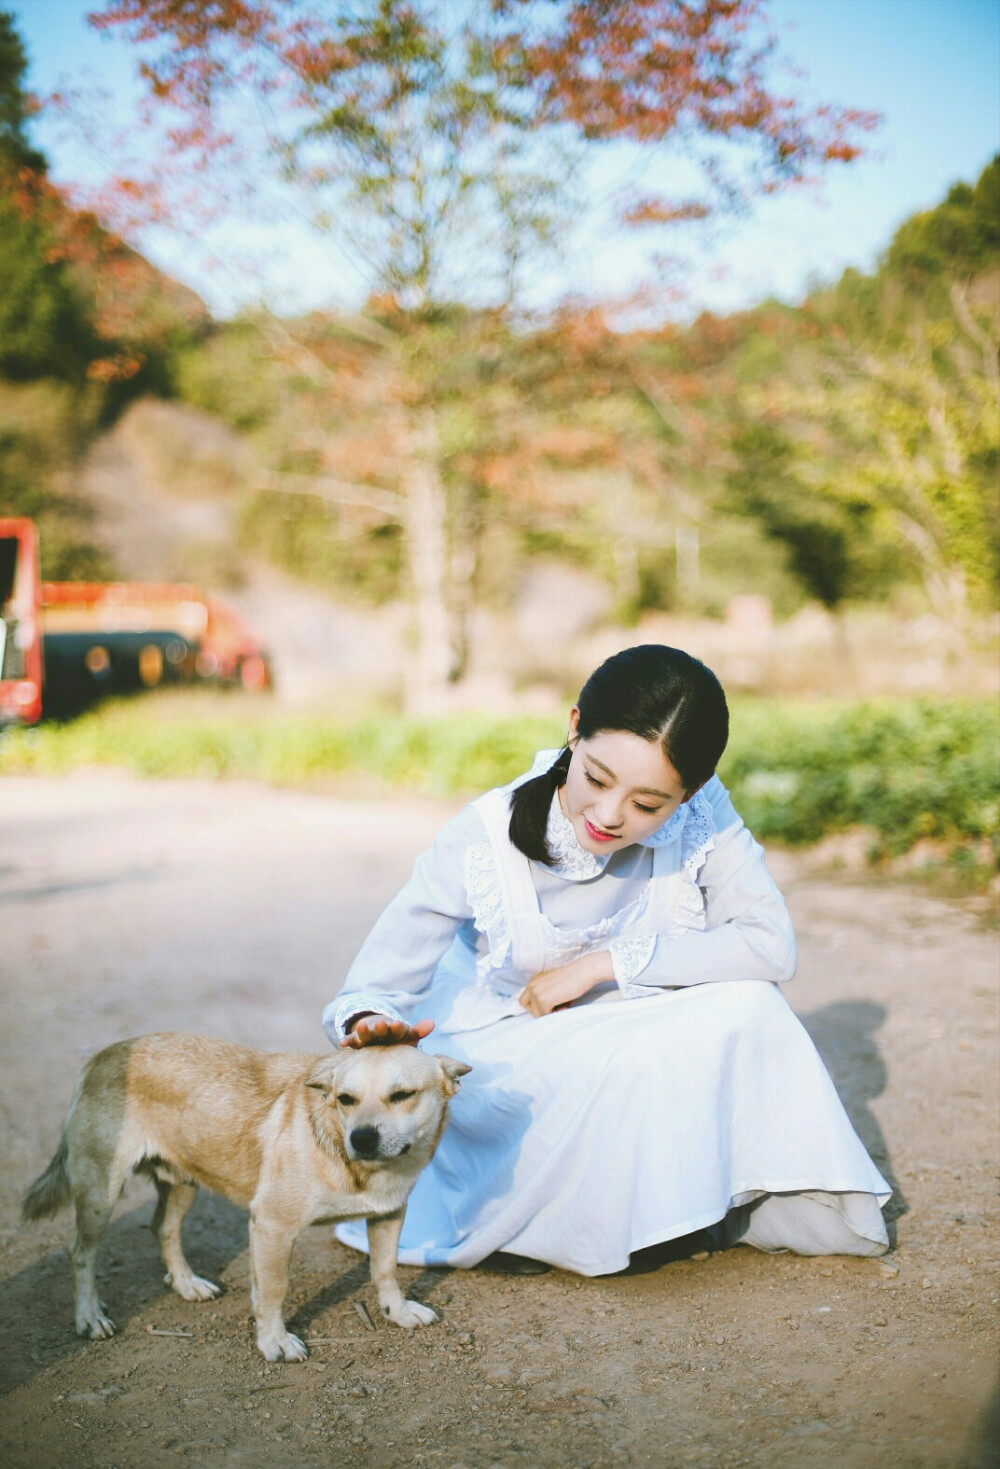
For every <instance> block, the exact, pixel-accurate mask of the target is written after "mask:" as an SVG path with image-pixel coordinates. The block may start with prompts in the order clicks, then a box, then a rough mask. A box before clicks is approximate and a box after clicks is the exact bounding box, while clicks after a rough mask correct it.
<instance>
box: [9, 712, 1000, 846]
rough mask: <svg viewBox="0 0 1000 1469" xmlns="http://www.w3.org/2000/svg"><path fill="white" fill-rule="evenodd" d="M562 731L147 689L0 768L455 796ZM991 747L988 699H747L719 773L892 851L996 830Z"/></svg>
mask: <svg viewBox="0 0 1000 1469" xmlns="http://www.w3.org/2000/svg"><path fill="white" fill-rule="evenodd" d="M220 708H221V709H222V712H221V713H220ZM563 730H564V726H563V724H562V723H561V722H560V721H559V720H556V719H542V718H516V719H511V718H506V719H505V718H500V719H498V718H495V717H493V716H491V715H490V714H488V713H485V712H484V713H481V714H470V715H463V716H454V717H451V718H447V719H436V720H418V719H412V718H405V717H403V716H401V715H398V714H396V713H392V714H382V715H378V714H371V715H368V716H366V717H362V718H358V719H355V720H353V721H352V720H340V719H333V718H327V717H323V716H320V715H310V714H304V713H295V714H287V715H286V714H278V713H276V712H274V711H272V710H270V709H267V710H262V709H261V706H260V705H259V704H251V703H249V702H243V701H240V702H238V704H237V707H236V708H233V707H232V702H231V701H227V703H226V704H224V705H220V704H219V703H217V702H211V701H210V700H209V698H208V696H207V695H206V697H205V699H204V700H202V699H201V698H200V697H199V695H198V694H195V695H193V696H192V697H191V698H190V699H184V700H181V699H179V698H178V697H177V696H176V695H152V696H144V697H143V699H142V701H141V702H140V701H121V702H118V703H112V704H108V705H105V706H103V707H101V708H99V709H98V710H96V711H95V712H93V713H91V714H89V715H87V716H86V717H84V718H81V719H79V720H77V721H76V722H74V723H72V724H68V725H64V726H56V725H45V726H42V727H41V728H40V729H38V730H14V731H10V732H8V733H7V734H6V735H5V736H4V739H3V741H2V742H0V776H2V775H4V774H7V775H13V774H30V773H39V774H42V773H44V774H60V773H63V772H65V771H68V770H72V769H75V768H78V767H80V766H88V765H112V766H122V767H124V768H126V769H128V770H130V771H132V772H133V773H135V774H136V775H140V776H145V777H156V778H170V777H181V776H200V777H206V778H211V779H219V778H232V779H237V778H238V779H250V780H261V781H266V782H269V783H274V784H281V785H302V786H311V787H316V786H322V787H330V786H331V785H333V786H335V787H336V789H338V790H341V791H347V792H351V793H354V794H357V795H361V796H366V797H371V796H378V795H385V794H390V793H392V792H394V791H398V792H400V793H403V792H405V793H407V794H410V795H420V796H434V797H446V798H458V797H463V796H472V795H475V794H476V793H477V792H479V791H481V790H485V789H487V788H488V787H490V786H492V785H497V784H501V783H502V782H504V781H506V780H509V779H511V778H512V777H513V776H514V775H516V774H517V773H518V772H519V771H520V770H523V769H524V768H525V767H526V766H527V765H528V764H529V763H530V760H531V757H532V755H533V753H534V751H535V750H536V749H539V748H549V747H556V746H558V745H559V743H560V741H561V739H562V734H563ZM998 753H1000V752H998V723H997V714H996V709H995V707H994V705H993V703H992V702H991V701H987V700H978V701H976V700H968V701H961V700H949V701H947V702H933V703H932V702H929V701H925V700H904V701H899V702H897V703H870V704H853V705H852V704H845V703H843V702H839V701H838V702H836V703H824V704H801V703H800V704H791V703H786V702H780V701H771V700H766V701H764V700H762V701H738V702H737V703H736V704H735V705H734V709H733V733H732V739H731V742H730V746H729V749H728V750H727V752H726V755H725V758H724V760H723V762H722V765H721V767H720V772H719V773H720V775H721V777H722V779H723V780H724V781H725V783H726V784H727V786H728V787H729V789H730V791H731V792H732V795H733V800H734V802H735V804H736V808H737V810H738V811H739V812H740V814H741V815H742V816H743V818H744V820H745V821H746V823H747V825H748V826H749V828H750V829H751V830H752V831H753V832H754V834H755V835H756V836H757V837H758V838H760V839H761V840H762V841H773V842H780V843H784V844H789V845H802V844H806V843H812V842H816V841H819V840H820V839H821V838H823V837H825V836H829V835H831V834H834V833H837V832H842V831H846V830H848V829H851V828H861V829H863V830H866V831H867V832H869V833H870V836H871V848H872V852H873V854H875V855H879V854H897V853H902V852H905V851H907V850H909V849H910V848H912V847H913V846H914V845H915V844H916V843H917V842H920V841H921V840H924V839H931V840H933V841H937V842H941V843H944V844H947V845H951V846H962V845H963V844H965V845H966V846H967V845H968V844H969V843H982V842H983V841H989V840H991V839H992V840H995V837H996V832H997V829H998V823H1000V805H998Z"/></svg>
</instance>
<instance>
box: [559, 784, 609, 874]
mask: <svg viewBox="0 0 1000 1469" xmlns="http://www.w3.org/2000/svg"><path fill="white" fill-rule="evenodd" d="M545 840H546V842H547V843H548V847H549V851H550V852H551V853H552V858H553V861H552V863H551V865H550V867H549V871H550V872H553V873H555V875H556V877H564V878H566V880H567V881H568V882H586V881H587V880H588V879H589V878H592V877H600V875H601V873H602V872H603V871H604V869H605V867H607V865H608V862H609V861H610V859H611V853H610V852H609V853H608V854H607V856H605V857H599V856H598V855H597V853H596V852H588V851H587V849H586V847H581V846H580V843H579V841H578V840H577V836H576V832H575V831H574V830H573V823H572V821H570V819H569V817H568V816H566V815H565V813H564V812H563V808H562V806H561V805H560V804H559V792H558V791H556V792H555V794H554V795H553V797H552V805H551V806H550V807H549V820H548V825H547V826H546V828H545Z"/></svg>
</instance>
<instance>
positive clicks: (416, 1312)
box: [382, 1296, 438, 1331]
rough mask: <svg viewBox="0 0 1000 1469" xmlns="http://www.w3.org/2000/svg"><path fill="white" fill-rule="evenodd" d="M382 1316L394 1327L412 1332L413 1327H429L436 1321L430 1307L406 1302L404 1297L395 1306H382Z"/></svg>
mask: <svg viewBox="0 0 1000 1469" xmlns="http://www.w3.org/2000/svg"><path fill="white" fill-rule="evenodd" d="M382 1315H383V1316H385V1318H386V1319H387V1320H388V1321H391V1322H393V1324H394V1325H396V1326H402V1328H403V1330H404V1331H412V1330H413V1328H414V1327H415V1326H430V1325H432V1324H433V1322H435V1321H436V1320H437V1319H438V1314H437V1312H436V1311H432V1310H431V1308H430V1306H422V1305H421V1304H420V1302H419V1301H408V1300H407V1299H406V1298H405V1296H404V1297H403V1299H402V1300H400V1301H399V1302H398V1303H396V1304H390V1305H388V1306H383V1307H382Z"/></svg>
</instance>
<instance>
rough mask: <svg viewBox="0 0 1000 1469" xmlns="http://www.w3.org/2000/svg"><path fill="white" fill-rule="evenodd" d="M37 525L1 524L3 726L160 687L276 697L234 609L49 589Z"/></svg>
mask: <svg viewBox="0 0 1000 1469" xmlns="http://www.w3.org/2000/svg"><path fill="white" fill-rule="evenodd" d="M38 566H39V563H38V536H37V533H36V529H35V526H34V524H33V522H32V521H30V520H27V519H23V518H21V519H8V520H2V519H0V616H2V625H0V649H2V658H0V725H2V724H12V723H17V724H34V723H37V721H38V720H39V719H40V718H41V717H42V715H43V714H44V715H46V716H47V717H50V718H65V717H68V716H69V715H71V714H74V713H78V712H79V711H80V710H81V709H84V708H86V707H87V706H88V705H90V704H92V703H93V702H94V701H95V699H97V698H99V697H100V696H101V695H102V694H105V693H127V692H132V691H135V690H138V689H143V688H153V687H155V686H156V685H157V684H161V683H211V684H216V685H220V686H222V687H238V688H244V689H248V690H252V691H256V690H261V689H267V688H270V687H271V669H270V663H269V660H268V657H267V654H266V653H265V652H264V650H263V649H262V648H261V646H260V644H259V642H258V641H257V639H256V637H255V636H254V635H253V633H252V632H250V630H249V629H248V628H247V627H246V626H245V624H244V623H243V622H242V621H241V619H240V618H239V617H238V616H237V614H236V613H235V612H234V611H233V610H232V608H230V607H227V606H226V605H225V603H223V602H220V601H219V600H218V599H217V598H214V597H209V596H206V595H205V593H204V592H203V591H201V590H200V589H199V588H198V587H195V586H192V585H190V584H189V583H187V582H180V583H163V584H153V583H143V582H43V581H41V579H40V577H39V569H38Z"/></svg>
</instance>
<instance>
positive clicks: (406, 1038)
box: [340, 1015, 434, 1050]
mask: <svg viewBox="0 0 1000 1469" xmlns="http://www.w3.org/2000/svg"><path fill="white" fill-rule="evenodd" d="M433 1029H434V1021H433V1020H418V1021H417V1023H416V1025H408V1024H407V1022H406V1021H405V1020H389V1019H388V1018H387V1017H386V1016H385V1015H367V1016H364V1017H362V1019H360V1020H358V1021H357V1022H356V1024H355V1026H354V1029H353V1030H352V1031H351V1033H350V1035H345V1036H344V1039H343V1040H342V1041H341V1043H340V1044H341V1045H342V1046H351V1047H352V1048H353V1049H354V1050H360V1049H361V1047H362V1046H415V1045H416V1044H417V1042H418V1041H422V1040H423V1038H424V1036H425V1035H430V1033H431V1031H432V1030H433Z"/></svg>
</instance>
